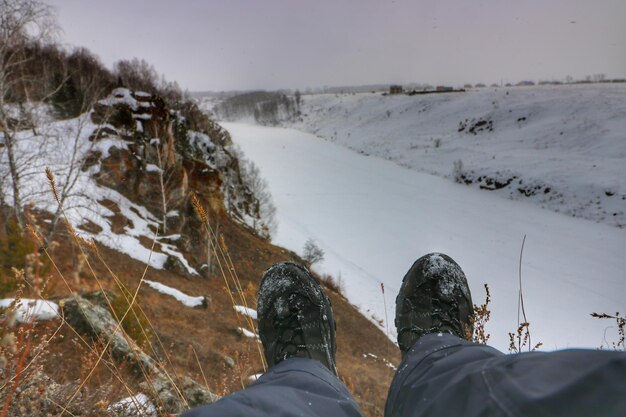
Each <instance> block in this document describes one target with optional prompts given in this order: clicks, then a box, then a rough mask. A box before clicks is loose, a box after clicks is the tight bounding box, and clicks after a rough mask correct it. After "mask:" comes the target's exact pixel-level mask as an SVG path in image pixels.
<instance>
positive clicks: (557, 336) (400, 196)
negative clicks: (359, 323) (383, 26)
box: [223, 98, 626, 351]
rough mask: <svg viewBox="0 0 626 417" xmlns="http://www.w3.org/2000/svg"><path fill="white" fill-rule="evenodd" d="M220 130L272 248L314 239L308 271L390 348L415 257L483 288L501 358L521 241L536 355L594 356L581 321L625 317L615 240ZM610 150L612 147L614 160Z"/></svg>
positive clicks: (440, 181) (620, 247) (298, 137)
mask: <svg viewBox="0 0 626 417" xmlns="http://www.w3.org/2000/svg"><path fill="white" fill-rule="evenodd" d="M400 100H404V98H400ZM329 117H330V116H329ZM223 125H224V126H225V127H226V128H227V129H228V130H229V132H230V133H231V135H232V137H233V140H234V141H235V142H236V143H237V144H238V145H239V146H241V148H242V149H243V151H244V152H245V153H246V155H247V157H248V158H250V159H252V160H253V161H254V162H255V163H256V164H257V165H258V166H259V168H260V170H261V175H262V176H263V177H264V178H265V179H267V181H268V183H269V189H270V191H271V193H272V196H273V198H274V202H275V204H276V208H277V218H278V221H279V225H278V230H277V232H276V235H275V237H274V239H273V241H274V242H275V243H276V244H278V245H280V246H284V247H286V248H288V249H290V250H293V251H295V252H300V250H301V248H302V247H303V245H304V243H305V242H306V241H307V240H308V239H309V238H312V239H314V240H315V241H316V242H317V244H318V245H319V246H320V247H321V248H322V249H323V250H324V252H325V259H324V260H323V261H322V262H320V263H318V264H315V265H314V268H313V269H314V270H315V271H316V272H318V273H328V274H331V275H334V276H338V275H341V277H342V279H343V282H344V287H345V295H346V297H347V298H348V299H349V301H350V302H351V303H353V304H356V305H357V306H358V308H359V309H360V311H361V312H362V313H363V314H364V315H365V316H366V317H368V318H370V319H372V321H373V322H376V320H377V319H382V320H383V324H382V326H381V329H382V330H383V331H385V328H386V327H387V326H386V325H385V323H384V321H385V320H388V322H389V326H388V327H389V329H390V334H389V337H390V338H391V339H392V340H395V330H394V325H393V319H394V314H395V305H394V299H395V295H396V294H397V291H398V289H399V288H400V284H401V281H402V277H403V276H404V274H405V273H406V271H407V270H408V269H409V267H410V266H411V265H412V264H413V262H414V261H415V260H416V259H417V258H418V257H420V256H422V255H424V254H426V253H429V252H443V253H446V254H448V255H450V256H451V257H452V258H453V259H454V260H455V261H456V262H457V263H458V264H459V265H460V266H461V268H462V269H463V270H464V272H465V274H466V275H467V277H468V280H469V285H470V289H471V291H472V294H473V297H474V298H473V300H474V303H476V304H480V303H482V302H483V301H484V296H485V293H484V289H483V283H488V284H489V286H490V289H491V295H492V304H491V310H492V316H491V317H492V318H491V321H490V323H489V324H488V326H487V331H488V332H489V333H491V335H492V337H491V339H490V344H492V345H493V346H494V347H496V348H498V349H500V350H503V351H506V350H507V348H508V335H507V333H508V332H511V331H514V330H515V329H516V328H517V323H518V322H517V295H518V263H519V254H520V247H521V243H522V239H523V237H524V235H527V239H526V245H525V248H524V257H523V262H522V279H523V288H524V301H525V307H526V312H527V315H528V319H529V321H530V322H531V327H530V329H531V332H532V337H533V341H542V342H543V343H544V345H543V348H544V349H554V348H566V347H591V348H597V347H598V346H600V345H601V344H602V341H603V338H604V332H605V328H606V327H607V325H610V324H608V323H605V322H603V321H601V320H598V319H594V318H592V317H590V313H592V312H611V313H612V312H615V311H624V310H626V280H625V279H624V271H626V257H625V256H624V253H626V252H625V249H626V233H625V230H623V229H619V228H616V227H615V226H611V225H608V224H602V223H594V222H591V221H587V220H583V219H580V218H573V217H570V216H565V215H563V214H558V213H554V212H552V211H549V210H543V209H541V208H540V207H538V206H537V205H535V204H533V203H532V202H527V201H511V200H508V199H504V198H500V197H498V196H497V195H495V194H494V193H487V192H482V191H479V190H477V189H474V188H471V187H467V186H463V185H458V184H455V183H453V182H451V181H449V180H447V179H445V178H441V177H440V176H436V175H429V174H425V173H421V172H416V171H415V170H410V169H407V168H403V167H400V166H398V165H397V164H395V163H393V162H390V161H386V160H383V159H381V158H375V157H366V156H364V155H360V154H358V153H356V152H353V151H351V150H349V149H347V148H345V147H342V146H339V145H336V144H333V143H330V142H328V141H324V140H320V139H319V138H317V137H315V136H313V135H311V134H307V133H303V132H300V131H297V130H292V129H283V128H266V127H259V126H253V125H244V124H235V123H224V124H223ZM468 140H472V139H471V138H468ZM619 149H620V147H619V146H618V145H617V144H616V145H615V150H614V152H613V153H614V154H618V153H619V152H620V151H619ZM607 152H608V151H607ZM455 158H458V155H457V156H456V157H455ZM503 159H505V158H503ZM510 159H511V158H509V160H510ZM468 160H469V159H468ZM531 162H532V161H531ZM438 163H441V162H440V161H439V162H438ZM429 165H430V166H435V165H436V162H429ZM608 165H612V163H610V162H609V163H608ZM625 166H626V165H623V166H621V168H620V170H621V172H623V170H624V167H625ZM581 170H582V168H581ZM607 175H608V174H607ZM564 177H565V175H564ZM381 282H382V283H384V285H385V292H386V294H385V297H386V305H387V312H385V310H384V307H383V306H384V300H383V294H382V293H381V288H380V283H381ZM611 335H616V331H615V329H609V330H608V333H607V338H608V339H610V338H611Z"/></svg>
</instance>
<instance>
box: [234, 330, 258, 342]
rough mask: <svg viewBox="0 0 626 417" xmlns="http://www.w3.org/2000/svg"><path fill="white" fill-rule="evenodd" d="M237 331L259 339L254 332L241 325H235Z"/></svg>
mask: <svg viewBox="0 0 626 417" xmlns="http://www.w3.org/2000/svg"><path fill="white" fill-rule="evenodd" d="M237 332H239V333H240V334H242V335H244V336H245V337H249V338H251V339H257V340H259V336H258V335H257V334H256V333H254V332H251V331H250V330H247V329H244V328H243V327H237Z"/></svg>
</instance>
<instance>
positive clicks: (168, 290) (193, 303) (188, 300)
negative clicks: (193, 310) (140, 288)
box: [144, 279, 204, 307]
mask: <svg viewBox="0 0 626 417" xmlns="http://www.w3.org/2000/svg"><path fill="white" fill-rule="evenodd" d="M144 282H145V283H146V284H148V285H149V286H150V287H151V288H153V289H155V290H156V291H158V292H160V293H161V294H167V295H169V296H172V297H174V298H175V299H177V300H178V301H180V302H181V303H183V304H184V305H186V306H187V307H199V306H201V305H202V303H203V302H204V297H202V296H197V297H194V296H191V295H187V294H185V293H184V292H182V291H180V290H177V289H176V288H172V287H168V286H167V285H165V284H161V283H160V282H156V281H149V280H147V279H145V280H144Z"/></svg>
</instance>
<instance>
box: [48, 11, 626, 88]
mask: <svg viewBox="0 0 626 417" xmlns="http://www.w3.org/2000/svg"><path fill="white" fill-rule="evenodd" d="M49 3H50V4H53V5H54V6H56V8H57V13H58V17H59V21H60V24H61V27H62V29H63V31H64V32H63V34H62V40H63V41H64V42H66V43H68V44H70V45H76V46H86V47H87V48H89V49H90V50H92V51H93V52H94V53H96V54H97V55H99V56H100V58H101V59H102V61H103V62H104V63H105V64H106V65H107V66H109V67H110V66H111V65H112V64H113V62H115V61H116V60H118V59H126V58H133V57H138V58H144V59H145V60H146V61H148V62H150V63H152V64H153V65H154V66H155V67H156V69H157V71H158V72H160V73H163V74H164V75H165V76H166V77H167V79H168V80H175V81H178V83H179V84H180V85H181V87H183V88H187V89H189V90H192V91H198V90H229V89H251V88H265V89H276V88H306V87H319V86H324V85H329V86H333V85H358V84H374V83H392V82H393V83H396V82H397V83H407V82H426V83H431V84H463V83H466V82H469V83H478V82H483V83H493V82H500V81H501V80H502V81H504V82H508V81H511V82H515V81H519V80H522V79H531V80H535V81H537V80H539V79H563V78H564V77H565V76H566V75H572V76H573V77H574V78H582V77H584V76H585V75H592V74H598V73H605V74H606V75H607V76H608V77H626V0H524V1H520V0H413V1H409V0H394V1H383V0H305V1H301V0H204V1H202V0H178V1H166V0H105V1H103V0H49Z"/></svg>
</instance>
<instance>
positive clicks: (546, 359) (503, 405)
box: [385, 333, 626, 417]
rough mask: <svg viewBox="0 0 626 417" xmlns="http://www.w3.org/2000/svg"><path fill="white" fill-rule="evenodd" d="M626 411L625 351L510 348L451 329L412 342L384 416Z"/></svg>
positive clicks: (610, 415) (609, 415) (583, 415)
mask: <svg viewBox="0 0 626 417" xmlns="http://www.w3.org/2000/svg"><path fill="white" fill-rule="evenodd" d="M448 415H449V416H461V415H462V416H465V417H473V416H515V417H518V416H519V417H523V416H536V417H542V416H552V417H555V416H563V417H577V416H580V417H588V416H603V417H617V416H624V415H626V353H624V352H603V351H594V350H582V349H577V350H574V349H572V350H563V351H557V352H533V353H522V354H515V355H505V354H503V353H501V352H499V351H497V350H496V349H493V348H491V347H489V346H486V345H481V344H477V343H471V342H468V341H467V340H464V339H461V338H459V337H456V336H453V335H450V334H445V333H444V334H428V335H425V336H423V337H421V338H420V339H419V340H418V341H417V342H416V343H415V345H414V346H413V348H412V349H410V350H409V351H408V352H407V354H406V356H405V359H404V360H403V362H402V364H401V365H400V367H399V368H398V371H397V373H396V376H395V377H394V380H393V382H392V384H391V388H390V390H389V395H388V397H387V404H386V408H385V416H386V417H392V416H393V417H418V416H448Z"/></svg>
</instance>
